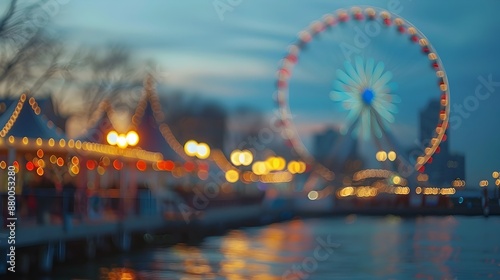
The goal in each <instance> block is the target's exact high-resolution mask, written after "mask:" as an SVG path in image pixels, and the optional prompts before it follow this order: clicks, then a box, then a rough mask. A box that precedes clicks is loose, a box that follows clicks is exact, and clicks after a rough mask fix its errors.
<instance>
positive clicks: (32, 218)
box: [0, 188, 263, 227]
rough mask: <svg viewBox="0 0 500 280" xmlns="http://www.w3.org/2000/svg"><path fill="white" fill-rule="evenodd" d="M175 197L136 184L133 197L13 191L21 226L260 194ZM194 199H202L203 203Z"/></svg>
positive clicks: (238, 202)
mask: <svg viewBox="0 0 500 280" xmlns="http://www.w3.org/2000/svg"><path fill="white" fill-rule="evenodd" d="M176 195H177V197H178V200H177V201H170V200H163V201H162V200H159V199H157V198H156V197H155V195H154V193H152V191H151V190H150V189H148V188H139V189H137V193H136V195H135V196H133V197H128V196H122V195H121V193H120V189H101V190H99V191H87V190H82V189H74V190H62V191H58V190H56V189H33V190H32V191H30V192H28V193H26V194H22V195H16V199H15V202H16V210H15V213H16V217H17V224H18V225H19V226H20V227H29V226H44V225H62V226H64V227H68V226H71V224H73V223H84V222H90V223H92V222H99V221H117V220H121V219H125V218H127V217H133V216H135V217H137V216H145V217H146V216H147V217H155V216H156V217H164V218H165V219H172V217H182V215H181V212H182V211H186V206H187V207H189V209H190V210H195V211H206V210H210V209H216V208H224V207H231V206H243V205H249V204H259V203H260V202H261V200H262V198H263V194H262V193H260V194H255V195H252V196H249V195H245V196H244V195H237V194H233V195H218V196H217V197H214V198H211V199H207V198H206V197H204V198H199V197H197V194H196V193H193V192H186V193H180V194H178V193H176ZM196 199H205V200H206V201H204V202H203V203H202V204H197V203H195V201H196ZM0 209H2V211H0V215H1V217H0V218H2V221H6V219H4V217H6V216H7V215H8V211H7V194H6V193H2V194H0Z"/></svg>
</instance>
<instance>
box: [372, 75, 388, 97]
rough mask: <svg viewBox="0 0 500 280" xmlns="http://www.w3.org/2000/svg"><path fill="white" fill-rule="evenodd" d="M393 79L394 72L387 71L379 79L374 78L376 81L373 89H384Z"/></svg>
mask: <svg viewBox="0 0 500 280" xmlns="http://www.w3.org/2000/svg"><path fill="white" fill-rule="evenodd" d="M391 79H392V73H391V72H390V71H387V72H385V73H384V74H383V75H382V76H381V77H380V78H379V79H377V80H375V79H373V81H375V83H374V84H373V89H374V90H375V91H376V92H379V91H382V89H383V88H384V86H385V85H386V84H387V83H388V82H389V81H390V80H391Z"/></svg>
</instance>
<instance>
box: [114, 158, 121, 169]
mask: <svg viewBox="0 0 500 280" xmlns="http://www.w3.org/2000/svg"><path fill="white" fill-rule="evenodd" d="M113 167H114V168H115V169H116V170H121V169H122V168H123V162H121V161H119V160H117V159H115V160H113Z"/></svg>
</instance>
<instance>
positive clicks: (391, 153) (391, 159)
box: [387, 151, 397, 161]
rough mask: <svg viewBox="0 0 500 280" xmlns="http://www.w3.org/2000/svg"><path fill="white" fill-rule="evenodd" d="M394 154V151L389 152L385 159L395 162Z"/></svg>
mask: <svg viewBox="0 0 500 280" xmlns="http://www.w3.org/2000/svg"><path fill="white" fill-rule="evenodd" d="M396 157H397V155H396V152H394V151H390V152H389V153H387V158H388V159H389V160H390V161H395V160H396Z"/></svg>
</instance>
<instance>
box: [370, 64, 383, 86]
mask: <svg viewBox="0 0 500 280" xmlns="http://www.w3.org/2000/svg"><path fill="white" fill-rule="evenodd" d="M384 68H385V66H384V63H383V62H382V61H379V62H378V63H377V65H376V66H375V69H373V73H372V76H371V81H372V82H373V81H377V80H378V79H380V77H381V76H382V74H383V72H384Z"/></svg>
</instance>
